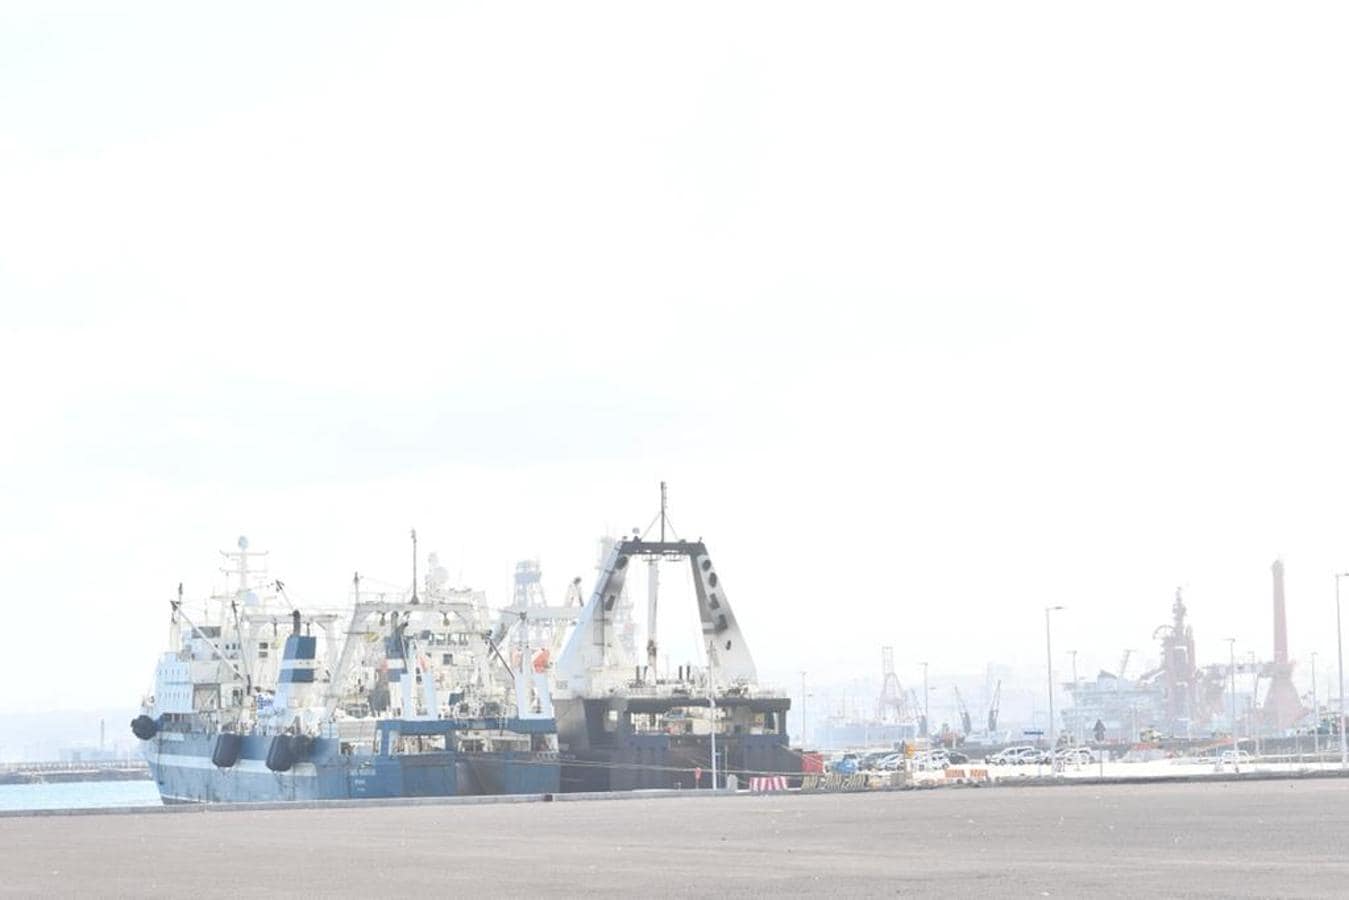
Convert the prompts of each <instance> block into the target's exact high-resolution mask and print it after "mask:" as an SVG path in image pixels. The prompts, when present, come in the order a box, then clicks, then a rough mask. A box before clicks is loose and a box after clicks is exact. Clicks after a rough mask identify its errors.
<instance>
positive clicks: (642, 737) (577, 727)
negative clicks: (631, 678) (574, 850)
mask: <svg viewBox="0 0 1349 900" xmlns="http://www.w3.org/2000/svg"><path fill="white" fill-rule="evenodd" d="M685 702H687V700H679V699H674V698H666V699H664V700H650V701H643V700H623V699H615V698H605V699H596V700H581V699H571V700H558V701H555V703H556V707H557V716H558V718H557V722H558V740H559V746H561V747H562V748H563V750H564V753H563V761H562V790H563V791H564V792H566V793H571V792H586V791H633V790H647V789H670V788H675V789H678V788H693V787H708V786H709V785H710V783H711V778H712V742H711V738H710V736H709V735H706V734H702V735H694V734H684V733H659V732H656V733H652V732H646V733H637V732H634V731H633V730H632V729H631V727H630V726H629V724H628V716H627V714H628V712H630V711H631V710H632V709H634V708H642V709H646V708H650V709H663V708H665V707H667V706H677V705H679V704H681V703H685ZM718 702H719V703H721V704H730V703H735V702H743V703H745V704H746V705H750V706H753V707H755V708H760V707H761V708H763V709H765V710H771V711H773V712H775V713H776V712H782V713H785V711H786V709H787V707H788V705H789V702H790V701H788V700H787V699H785V698H769V699H761V700H752V701H734V700H731V699H729V698H725V699H723V700H720V701H718ZM611 713H612V719H613V720H617V721H618V722H619V723H621V724H619V725H617V726H616V727H606V725H605V723H606V722H607V721H611ZM716 743H717V766H716V768H717V772H718V776H719V777H718V782H719V786H724V785H725V784H726V780H725V779H726V776H727V775H735V776H736V777H737V778H739V779H741V781H742V783H743V782H745V781H747V780H748V779H749V778H750V777H752V776H755V775H788V776H792V775H798V774H799V773H800V772H801V757H800V754H799V753H796V752H794V751H793V750H792V749H791V746H790V743H789V739H788V736H787V735H786V734H782V733H761V734H746V733H740V734H720V735H718V736H717V742H716Z"/></svg>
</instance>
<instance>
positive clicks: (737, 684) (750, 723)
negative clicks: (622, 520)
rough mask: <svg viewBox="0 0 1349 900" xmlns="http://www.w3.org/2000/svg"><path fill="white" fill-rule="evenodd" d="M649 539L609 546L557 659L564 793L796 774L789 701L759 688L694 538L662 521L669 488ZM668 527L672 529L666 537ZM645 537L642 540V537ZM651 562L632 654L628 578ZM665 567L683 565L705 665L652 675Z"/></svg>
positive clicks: (722, 592) (636, 537)
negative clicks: (640, 651)
mask: <svg viewBox="0 0 1349 900" xmlns="http://www.w3.org/2000/svg"><path fill="white" fill-rule="evenodd" d="M658 522H659V529H658V530H657V528H656V525H657V521H653V522H652V524H651V526H649V527H648V529H647V534H645V535H644V534H640V533H636V532H635V533H634V534H633V535H632V536H631V537H627V538H623V539H621V540H616V541H610V542H608V544H607V550H606V553H605V555H604V558H603V562H602V563H601V565H600V573H599V578H598V580H597V581H596V584H595V589H594V591H593V592H592V593H591V595H590V599H589V601H588V602H587V603H586V605H585V607H584V609H583V610H582V611H581V614H580V617H579V619H578V620H577V622H576V626H575V628H574V629H573V630H572V632H571V634H570V638H569V640H568V642H567V644H566V647H565V649H564V650H563V652H562V655H561V657H560V658H559V659H558V661H557V664H556V671H555V673H554V677H555V692H556V696H555V699H554V703H555V706H556V709H557V722H558V740H559V749H560V751H561V753H562V759H563V767H562V789H563V790H564V791H597V790H634V789H641V788H675V787H686V788H688V787H698V786H699V784H700V783H701V785H702V786H708V785H711V784H714V783H715V785H716V786H723V785H724V784H725V780H724V779H725V777H726V776H727V775H731V774H734V775H737V776H738V777H740V778H741V779H742V780H743V779H746V778H748V777H751V776H754V775H788V774H793V773H799V772H800V771H801V759H800V756H799V754H797V753H794V752H793V751H792V750H791V748H790V745H789V742H788V736H787V710H788V709H789V708H790V707H791V700H790V699H789V698H788V697H787V696H786V695H785V694H784V693H783V692H781V691H775V690H772V689H771V688H767V687H764V686H762V685H760V684H759V681H758V674H757V670H756V669H755V665H754V659H753V657H752V656H751V655H750V651H749V646H748V644H747V643H746V641H745V637H744V635H743V634H742V633H741V630H740V625H739V624H738V623H737V621H736V617H735V613H734V612H732V610H731V604H730V601H729V600H728V599H727V596H726V588H725V585H724V584H723V583H722V582H721V578H720V575H719V574H718V572H717V570H716V568H715V567H714V566H713V564H712V559H711V557H710V555H709V553H708V549H707V546H706V544H704V543H703V542H702V541H701V540H698V541H685V540H680V539H679V538H678V537H677V536H676V535H674V534H673V528H669V527H668V526H669V519H668V516H667V513H666V492H665V484H664V483H662V484H661V505H660V514H659V517H658ZM667 530H668V532H669V533H668V534H667ZM648 536H649V537H650V539H647V538H648ZM641 563H645V568H646V569H647V573H646V577H647V616H646V626H647V642H646V648H645V649H646V658H645V660H644V661H642V660H639V659H634V656H635V655H636V654H635V653H633V652H632V647H631V641H630V640H625V635H626V634H627V633H628V632H629V630H630V627H631V616H630V613H629V612H628V610H629V609H630V607H631V601H630V600H629V598H628V596H627V584H628V582H629V580H632V579H633V575H632V572H633V570H634V569H636V568H638V566H639V565H640V564H641ZM662 563H670V564H675V565H678V566H684V567H687V568H688V570H689V571H690V572H691V573H692V581H693V588H694V600H695V602H696V604H697V611H698V618H699V620H700V622H701V625H702V628H701V631H702V635H701V636H702V650H703V653H702V656H703V659H702V661H701V663H690V664H688V665H680V666H678V667H676V669H675V671H674V672H673V673H672V672H670V671H668V668H669V667H668V665H667V666H666V669H667V671H665V672H664V673H660V672H658V669H657V659H658V654H659V652H660V649H661V647H660V643H659V635H658V632H657V612H658V610H657V607H658V605H659V592H660V589H659V585H660V571H661V565H662Z"/></svg>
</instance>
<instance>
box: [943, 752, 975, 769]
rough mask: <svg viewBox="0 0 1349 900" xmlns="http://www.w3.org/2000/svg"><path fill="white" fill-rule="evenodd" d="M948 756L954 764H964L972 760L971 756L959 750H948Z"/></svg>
mask: <svg viewBox="0 0 1349 900" xmlns="http://www.w3.org/2000/svg"><path fill="white" fill-rule="evenodd" d="M946 758H947V760H948V761H949V762H950V763H951V765H953V766H963V765H965V764H966V763H968V762H969V761H970V758H969V757H968V756H966V755H965V754H964V753H961V752H960V751H959V750H947V751H946Z"/></svg>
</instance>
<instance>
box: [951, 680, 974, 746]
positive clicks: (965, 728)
mask: <svg viewBox="0 0 1349 900" xmlns="http://www.w3.org/2000/svg"><path fill="white" fill-rule="evenodd" d="M952 688H953V689H954V690H955V692H956V706H957V707H959V708H960V733H961V734H963V735H965V737H969V736H970V732H971V731H973V730H974V728H973V726H972V725H971V723H970V710H969V707H967V706H966V705H965V698H964V697H962V696H960V687H959V686H958V685H952Z"/></svg>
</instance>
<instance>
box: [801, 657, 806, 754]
mask: <svg viewBox="0 0 1349 900" xmlns="http://www.w3.org/2000/svg"><path fill="white" fill-rule="evenodd" d="M801 749H802V750H804V749H806V673H805V672H804V671H803V672H802V673H801Z"/></svg>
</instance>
